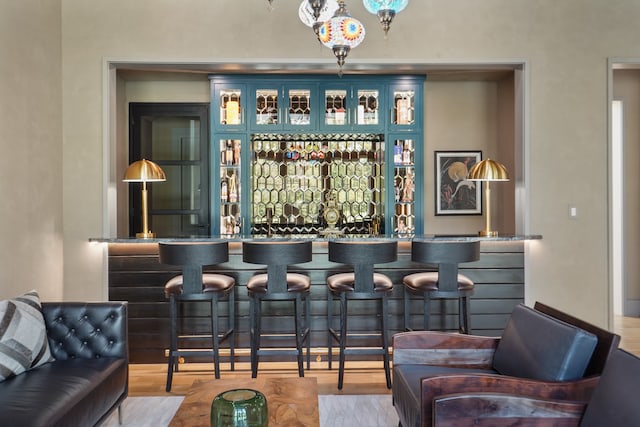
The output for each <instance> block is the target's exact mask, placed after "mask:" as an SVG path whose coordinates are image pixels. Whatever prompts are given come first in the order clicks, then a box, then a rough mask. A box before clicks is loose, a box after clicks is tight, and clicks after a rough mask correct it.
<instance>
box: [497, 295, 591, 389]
mask: <svg viewBox="0 0 640 427" xmlns="http://www.w3.org/2000/svg"><path fill="white" fill-rule="evenodd" d="M597 342H598V340H597V338H596V336H595V335H593V334H592V333H589V332H587V331H584V330H582V329H580V328H577V327H575V326H573V325H569V324H567V323H564V322H562V321H560V320H557V319H554V318H553V317H551V316H547V315H546V314H544V313H540V312H539V311H536V310H534V309H532V308H529V307H527V306H525V305H523V304H520V305H518V306H516V308H515V309H514V310H513V312H512V313H511V317H510V318H509V322H508V323H507V326H506V328H505V330H504V332H503V334H502V338H501V339H500V343H499V344H498V348H496V352H495V354H494V356H493V368H494V369H495V370H496V371H498V372H499V373H500V374H502V375H511V376H514V377H519V378H532V379H538V380H545V381H570V380H575V379H578V378H582V376H583V375H584V372H585V369H586V368H587V365H588V364H589V361H590V360H591V355H592V354H593V350H594V349H595V347H596V344H597Z"/></svg>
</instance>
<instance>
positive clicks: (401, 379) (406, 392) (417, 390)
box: [392, 365, 496, 426]
mask: <svg viewBox="0 0 640 427" xmlns="http://www.w3.org/2000/svg"><path fill="white" fill-rule="evenodd" d="M472 373H474V374H476V373H487V374H495V373H496V371H494V370H493V369H472V368H456V367H449V366H432V365H397V366H394V367H393V389H392V393H393V401H394V405H395V407H396V410H397V411H402V412H403V414H402V418H401V419H402V420H404V423H402V425H403V426H419V425H420V408H421V402H420V399H421V395H422V381H420V380H419V379H422V378H429V377H434V376H439V375H449V374H472Z"/></svg>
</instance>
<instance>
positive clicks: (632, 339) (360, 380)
mask: <svg viewBox="0 0 640 427" xmlns="http://www.w3.org/2000/svg"><path fill="white" fill-rule="evenodd" d="M614 331H615V332H616V333H618V334H620V336H621V337H622V343H621V347H622V348H623V349H625V350H627V351H629V352H631V353H634V354H636V355H638V356H640V318H637V317H621V316H618V317H616V318H615V322H614ZM337 367H338V363H337V357H336V358H335V360H334V365H333V369H332V370H329V369H328V368H327V363H326V361H320V362H312V363H311V369H310V370H306V371H305V375H306V376H315V377H316V378H317V380H318V393H319V394H388V393H390V390H388V389H387V388H386V386H385V378H384V370H383V369H382V362H381V361H380V362H374V361H372V362H362V361H357V362H356V361H354V362H348V361H347V363H346V370H345V377H344V387H343V389H342V390H338V388H337V383H338V369H337ZM258 375H259V376H277V377H282V376H287V377H288V376H291V377H295V376H297V375H298V371H297V366H296V364H295V363H288V362H287V363H283V362H261V363H260V369H259V371H258ZM166 377H167V366H166V365H165V364H131V365H130V372H129V395H130V396H171V395H185V394H186V393H187V392H188V391H189V388H190V387H191V384H192V383H193V381H194V380H196V379H211V378H213V364H211V363H186V364H181V365H180V372H177V373H175V374H174V376H173V387H172V390H171V392H170V393H167V392H166V391H165V382H166ZM249 377H251V370H250V367H249V364H248V363H236V367H235V371H233V372H230V371H229V366H228V364H225V363H222V364H221V378H226V379H233V378H249Z"/></svg>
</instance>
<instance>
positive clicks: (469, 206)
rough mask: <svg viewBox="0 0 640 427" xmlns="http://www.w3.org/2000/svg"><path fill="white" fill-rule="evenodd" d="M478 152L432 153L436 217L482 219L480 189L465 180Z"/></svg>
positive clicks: (478, 157) (476, 158) (479, 152)
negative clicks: (460, 216)
mask: <svg viewBox="0 0 640 427" xmlns="http://www.w3.org/2000/svg"><path fill="white" fill-rule="evenodd" d="M480 160H482V151H436V152H435V171H436V177H435V178H436V179H435V182H436V188H435V190H436V191H435V204H436V215H482V192H481V191H480V190H481V188H482V186H481V185H480V184H481V183H480V182H476V181H469V180H467V174H468V173H469V169H471V167H472V166H473V165H475V164H476V163H477V162H479V161H480Z"/></svg>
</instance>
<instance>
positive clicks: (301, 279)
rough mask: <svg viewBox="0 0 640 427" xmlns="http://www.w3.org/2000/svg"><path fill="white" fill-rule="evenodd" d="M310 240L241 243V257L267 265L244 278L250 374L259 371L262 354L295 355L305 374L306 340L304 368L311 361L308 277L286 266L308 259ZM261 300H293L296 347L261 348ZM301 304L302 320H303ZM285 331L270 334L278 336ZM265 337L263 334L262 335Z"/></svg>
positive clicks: (300, 371) (309, 282)
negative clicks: (246, 299) (304, 358)
mask: <svg viewBox="0 0 640 427" xmlns="http://www.w3.org/2000/svg"><path fill="white" fill-rule="evenodd" d="M311 258H312V245H311V241H252V242H243V243H242V259H243V261H244V262H248V263H251V264H262V265H266V266H267V273H266V274H256V275H254V276H253V277H251V278H250V279H249V281H248V282H247V293H248V295H249V302H250V307H249V324H250V326H249V327H250V332H251V338H250V339H251V377H252V378H256V377H257V375H258V362H259V359H260V356H262V355H272V354H276V353H279V354H289V355H296V356H297V360H298V375H299V376H300V377H304V366H303V365H304V364H303V352H302V346H303V344H304V343H305V341H306V351H307V369H309V368H310V365H311V359H310V358H311V342H310V340H309V325H310V321H309V320H310V301H309V298H308V297H309V292H310V290H311V279H310V278H309V276H306V275H304V274H298V273H287V267H288V266H289V265H292V264H300V263H305V262H309V261H311ZM262 301H292V302H293V305H294V311H295V316H294V317H295V341H296V348H295V350H291V349H286V348H278V349H276V348H261V347H260V341H261V338H262ZM303 304H304V314H305V322H304V324H303V322H302V311H303ZM283 335H285V334H281V333H277V334H270V335H269V338H273V339H279V338H282V336H283ZM265 338H266V337H265Z"/></svg>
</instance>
